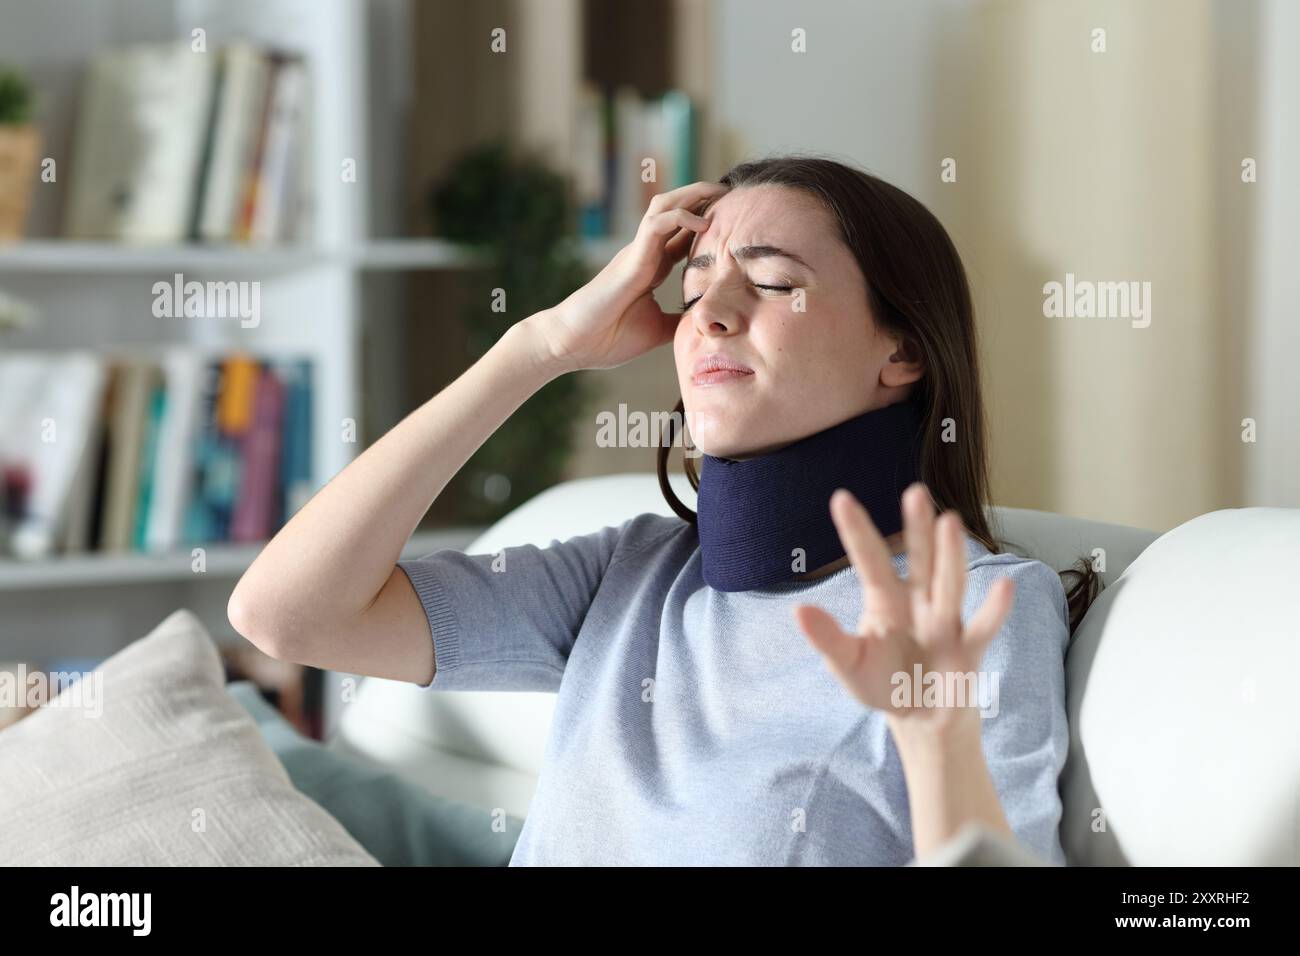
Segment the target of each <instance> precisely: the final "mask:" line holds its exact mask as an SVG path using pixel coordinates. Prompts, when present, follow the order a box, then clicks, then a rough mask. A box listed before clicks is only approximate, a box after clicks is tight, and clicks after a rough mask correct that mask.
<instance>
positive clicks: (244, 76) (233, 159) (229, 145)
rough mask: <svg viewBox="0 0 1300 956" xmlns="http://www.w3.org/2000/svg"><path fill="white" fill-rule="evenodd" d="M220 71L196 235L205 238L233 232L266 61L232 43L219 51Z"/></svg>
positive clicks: (257, 127)
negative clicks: (220, 77) (219, 85)
mask: <svg viewBox="0 0 1300 956" xmlns="http://www.w3.org/2000/svg"><path fill="white" fill-rule="evenodd" d="M221 71H222V82H221V91H220V95H219V100H218V102H217V105H216V109H215V114H214V117H213V121H212V122H213V130H212V150H211V157H210V159H209V161H208V165H207V172H206V182H205V183H204V185H203V199H202V212H201V213H200V216H199V226H198V237H199V238H200V239H203V240H207V241H210V242H228V241H230V240H231V239H233V238H234V237H235V227H236V223H237V221H238V216H239V213H240V211H241V209H242V202H243V189H244V176H245V173H246V171H247V170H248V169H249V167H251V166H252V164H253V162H254V160H255V154H256V151H257V145H258V143H257V140H258V136H259V135H260V132H261V128H262V111H263V109H264V108H265V104H266V97H267V85H268V82H269V77H270V62H269V60H268V59H267V57H266V55H265V53H263V52H262V50H260V49H258V48H257V47H256V46H254V45H253V44H251V43H244V42H239V43H232V44H230V45H229V46H228V47H226V48H225V49H224V50H222V52H221Z"/></svg>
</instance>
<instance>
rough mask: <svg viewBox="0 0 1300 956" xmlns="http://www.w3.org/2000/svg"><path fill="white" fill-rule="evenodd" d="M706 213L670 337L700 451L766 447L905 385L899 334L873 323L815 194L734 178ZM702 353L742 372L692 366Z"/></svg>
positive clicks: (910, 371)
mask: <svg viewBox="0 0 1300 956" xmlns="http://www.w3.org/2000/svg"><path fill="white" fill-rule="evenodd" d="M705 215H707V216H709V218H710V223H709V227H708V229H707V230H706V231H704V232H702V233H700V234H698V235H697V236H696V237H695V239H694V241H693V244H692V246H691V251H690V254H689V257H688V258H687V263H686V269H685V271H684V272H683V275H682V294H683V295H682V301H683V302H684V303H686V305H687V308H686V310H685V311H684V312H683V313H682V318H681V321H680V322H679V324H678V326H677V333H676V335H675V337H674V339H673V354H674V357H675V359H676V362H677V380H678V385H679V386H680V388H681V394H682V401H683V404H684V406H685V409H686V422H687V428H688V430H689V432H690V437H691V440H692V441H693V442H694V444H695V445H696V446H697V447H698V448H699V449H700V450H701V451H703V452H705V453H706V454H709V455H714V456H716V457H721V458H748V457H752V456H754V455H759V454H764V453H766V452H769V451H775V450H776V449H778V448H781V447H783V446H785V445H788V444H790V443H791V442H794V441H797V440H799V439H801V438H805V437H807V436H808V435H811V434H814V433H815V432H819V431H822V430H823V429H826V428H829V427H831V426H832V425H836V424H839V423H840V422H842V421H845V420H847V419H849V418H853V417H854V416H857V415H861V414H862V413H864V412H867V411H870V410H872V409H876V408H883V407H884V406H886V405H890V404H893V403H894V402H896V401H900V400H902V399H903V398H905V397H907V392H908V390H909V388H910V383H911V382H914V381H916V379H918V378H920V376H921V368H920V366H919V364H917V363H913V362H906V361H896V362H891V361H890V360H889V357H890V356H891V355H893V354H894V353H895V352H897V351H898V350H899V348H900V347H901V345H902V343H901V342H900V341H899V340H897V338H895V337H894V336H892V335H890V334H888V333H885V332H884V331H883V330H878V329H877V326H876V322H875V319H874V318H873V317H872V315H871V311H870V306H869V305H868V303H867V289H866V282H865V281H864V279H863V276H862V272H861V271H860V270H859V268H858V264H857V262H856V261H855V260H854V258H853V255H852V254H851V253H850V252H849V250H848V249H847V248H846V247H845V246H844V244H843V243H842V242H841V241H840V239H839V232H838V228H837V227H836V224H835V221H834V219H833V218H832V216H831V213H830V212H829V211H828V210H827V209H826V208H825V207H824V206H823V205H822V204H821V203H820V202H819V201H818V200H817V199H816V198H815V197H813V196H811V195H809V194H807V193H805V192H802V191H801V190H797V189H793V188H790V187H786V186H773V185H763V186H748V187H740V188H738V189H734V190H732V191H730V192H728V193H726V194H725V195H723V196H722V197H721V198H720V199H718V200H717V201H716V202H715V203H714V204H713V205H712V206H711V207H710V208H709V210H708V211H707V212H706V213H705ZM800 292H802V296H801V295H800V294H799V293H800ZM708 356H721V357H722V358H723V359H725V360H727V362H726V364H733V365H740V366H743V367H744V368H746V369H749V372H748V373H739V374H738V373H735V372H732V373H726V372H714V373H712V374H708V373H706V374H704V375H697V365H698V363H700V362H702V361H704V360H705V359H706V358H707V357H708ZM900 357H901V356H900Z"/></svg>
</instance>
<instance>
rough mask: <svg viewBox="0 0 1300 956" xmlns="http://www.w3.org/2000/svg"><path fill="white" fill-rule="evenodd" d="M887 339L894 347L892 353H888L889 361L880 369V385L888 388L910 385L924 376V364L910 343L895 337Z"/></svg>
mask: <svg viewBox="0 0 1300 956" xmlns="http://www.w3.org/2000/svg"><path fill="white" fill-rule="evenodd" d="M889 338H890V341H891V342H892V343H893V345H894V351H893V352H891V353H890V355H889V360H888V361H887V362H885V364H884V366H882V367H881V369H880V384H882V385H886V386H888V387H890V388H894V387H896V386H899V385H910V384H912V383H913V382H915V381H917V380H918V379H920V377H921V376H922V375H923V374H925V363H924V362H922V361H921V358H920V353H919V351H918V350H917V349H916V348H915V346H913V345H912V343H911V342H909V341H907V340H906V339H903V338H902V337H900V336H896V335H891V336H890V337H889Z"/></svg>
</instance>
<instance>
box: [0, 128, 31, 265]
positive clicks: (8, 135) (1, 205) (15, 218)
mask: <svg viewBox="0 0 1300 956" xmlns="http://www.w3.org/2000/svg"><path fill="white" fill-rule="evenodd" d="M40 153H41V134H40V130H38V129H37V128H36V127H35V126H33V125H31V124H28V125H25V126H3V125H0V241H9V240H14V239H21V238H22V237H23V232H24V230H25V229H26V227H27V212H28V210H29V209H30V208H31V205H32V192H33V190H35V189H36V171H37V170H38V169H39V168H40V162H41V158H40Z"/></svg>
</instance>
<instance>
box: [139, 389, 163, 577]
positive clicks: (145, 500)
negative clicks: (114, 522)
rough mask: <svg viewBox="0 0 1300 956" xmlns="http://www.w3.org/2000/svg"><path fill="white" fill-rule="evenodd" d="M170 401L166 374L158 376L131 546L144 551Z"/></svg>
mask: <svg viewBox="0 0 1300 956" xmlns="http://www.w3.org/2000/svg"><path fill="white" fill-rule="evenodd" d="M166 404H167V389H166V386H165V383H164V381H163V377H162V375H161V374H160V375H158V376H156V377H155V380H154V381H153V383H152V385H151V388H150V392H149V402H148V405H147V408H146V411H145V426H144V441H143V442H142V443H141V445H140V483H139V491H138V496H139V497H137V499H136V505H135V527H134V530H133V531H132V534H131V549H132V550H133V551H144V550H145V545H146V539H147V537H148V533H149V512H150V511H151V510H152V509H153V494H154V470H155V468H156V467H157V459H158V448H159V433H160V432H161V431H162V422H163V412H164V410H165V408H166Z"/></svg>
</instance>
